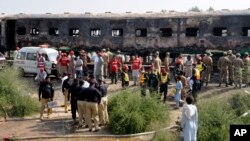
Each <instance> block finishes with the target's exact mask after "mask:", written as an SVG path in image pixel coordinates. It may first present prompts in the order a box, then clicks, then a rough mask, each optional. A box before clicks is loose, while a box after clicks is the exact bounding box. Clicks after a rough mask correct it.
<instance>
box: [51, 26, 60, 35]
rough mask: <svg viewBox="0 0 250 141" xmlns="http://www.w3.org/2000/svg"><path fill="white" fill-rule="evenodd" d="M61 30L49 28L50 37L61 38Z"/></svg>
mask: <svg viewBox="0 0 250 141" xmlns="http://www.w3.org/2000/svg"><path fill="white" fill-rule="evenodd" d="M59 33H60V32H59V29H58V28H55V27H49V35H50V36H59Z"/></svg>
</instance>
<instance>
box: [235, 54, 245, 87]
mask: <svg viewBox="0 0 250 141" xmlns="http://www.w3.org/2000/svg"><path fill="white" fill-rule="evenodd" d="M233 66H234V84H235V87H236V88H237V87H238V85H239V88H241V85H242V69H243V66H244V63H243V60H242V59H241V58H240V53H236V58H235V59H234V60H233Z"/></svg>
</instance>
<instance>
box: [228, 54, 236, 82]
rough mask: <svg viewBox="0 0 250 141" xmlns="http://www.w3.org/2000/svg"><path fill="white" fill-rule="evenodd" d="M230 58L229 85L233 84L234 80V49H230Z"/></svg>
mask: <svg viewBox="0 0 250 141" xmlns="http://www.w3.org/2000/svg"><path fill="white" fill-rule="evenodd" d="M227 53H228V59H229V61H230V63H229V66H228V75H229V85H233V82H234V66H233V60H234V59H235V58H236V57H235V55H234V54H233V52H232V50H229V51H228V52H227Z"/></svg>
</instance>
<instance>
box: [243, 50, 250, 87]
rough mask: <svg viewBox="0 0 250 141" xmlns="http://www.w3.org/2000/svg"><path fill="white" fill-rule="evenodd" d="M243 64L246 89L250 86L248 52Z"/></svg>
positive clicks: (249, 59)
mask: <svg viewBox="0 0 250 141" xmlns="http://www.w3.org/2000/svg"><path fill="white" fill-rule="evenodd" d="M243 63H244V67H243V68H244V73H243V78H244V79H243V80H244V82H243V83H245V84H246V87H248V86H250V58H249V53H248V52H245V55H244V59H243Z"/></svg>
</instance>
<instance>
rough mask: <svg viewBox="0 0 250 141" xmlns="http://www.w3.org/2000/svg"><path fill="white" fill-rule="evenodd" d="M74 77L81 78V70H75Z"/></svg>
mask: <svg viewBox="0 0 250 141" xmlns="http://www.w3.org/2000/svg"><path fill="white" fill-rule="evenodd" d="M76 78H77V79H82V70H76Z"/></svg>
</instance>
